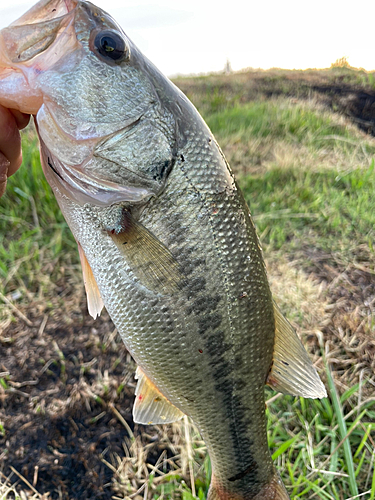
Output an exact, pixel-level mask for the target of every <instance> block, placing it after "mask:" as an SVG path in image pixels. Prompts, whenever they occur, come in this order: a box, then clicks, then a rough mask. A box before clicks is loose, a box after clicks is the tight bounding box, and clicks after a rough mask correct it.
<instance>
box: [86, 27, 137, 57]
mask: <svg viewBox="0 0 375 500" xmlns="http://www.w3.org/2000/svg"><path fill="white" fill-rule="evenodd" d="M94 47H95V49H96V50H97V51H98V52H99V54H100V55H101V56H103V57H104V58H106V59H107V60H108V59H110V60H112V61H115V62H120V60H122V59H124V56H127V58H128V57H129V50H128V48H127V46H126V44H125V41H124V39H123V38H122V37H121V36H120V35H119V34H118V33H115V32H114V31H100V32H99V33H98V34H97V35H96V37H95V40H94Z"/></svg>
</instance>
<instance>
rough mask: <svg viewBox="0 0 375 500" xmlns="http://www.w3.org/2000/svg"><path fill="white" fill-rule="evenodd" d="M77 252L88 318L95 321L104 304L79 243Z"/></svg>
mask: <svg viewBox="0 0 375 500" xmlns="http://www.w3.org/2000/svg"><path fill="white" fill-rule="evenodd" d="M78 252H79V257H80V259H81V265H82V274H83V282H84V284H85V290H86V296H87V309H88V310H89V314H90V316H92V317H93V318H94V319H96V318H97V317H98V316H100V313H101V312H102V309H103V307H104V303H103V300H102V298H101V296H100V292H99V288H98V285H97V284H96V281H95V278H94V275H93V272H92V270H91V267H90V264H89V263H88V260H87V258H86V255H85V252H84V251H83V248H82V247H81V245H80V244H79V243H78Z"/></svg>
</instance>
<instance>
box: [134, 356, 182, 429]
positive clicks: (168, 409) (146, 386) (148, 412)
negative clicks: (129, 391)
mask: <svg viewBox="0 0 375 500" xmlns="http://www.w3.org/2000/svg"><path fill="white" fill-rule="evenodd" d="M135 378H136V379H138V382H137V388H136V390H135V395H136V398H135V401H134V406H133V420H134V422H136V423H137V424H144V425H147V424H170V423H171V422H175V421H176V420H180V418H182V417H183V416H184V414H183V413H182V411H181V410H179V409H178V408H176V407H175V406H173V405H172V403H170V402H169V401H168V399H167V398H166V397H165V396H163V394H162V393H161V392H160V391H159V389H157V387H156V386H155V384H153V383H152V382H151V380H149V379H148V378H147V377H146V375H145V374H144V372H143V371H142V370H141V368H139V366H138V368H137V371H136V374H135Z"/></svg>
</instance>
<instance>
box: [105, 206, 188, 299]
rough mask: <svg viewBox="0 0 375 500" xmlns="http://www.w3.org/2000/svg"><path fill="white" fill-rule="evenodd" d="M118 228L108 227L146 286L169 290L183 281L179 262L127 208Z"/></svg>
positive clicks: (162, 292)
mask: <svg viewBox="0 0 375 500" xmlns="http://www.w3.org/2000/svg"><path fill="white" fill-rule="evenodd" d="M122 217H123V220H122V223H121V230H120V231H118V230H112V231H109V232H108V233H109V235H110V236H111V238H112V239H113V241H114V243H115V244H116V246H117V248H118V249H119V250H120V252H121V253H122V254H123V255H124V257H125V259H126V262H127V263H128V265H129V267H130V268H131V270H132V272H133V273H134V275H135V276H136V277H137V278H138V279H139V281H140V282H141V283H142V284H143V285H144V286H145V287H146V288H148V289H149V290H152V291H154V292H158V293H161V294H172V293H174V292H176V291H178V290H179V286H180V285H181V284H182V282H183V276H182V274H181V271H180V266H179V264H178V262H177V261H176V259H175V258H174V256H173V255H172V253H171V252H170V251H169V250H168V248H167V247H166V246H165V245H164V244H163V243H162V242H161V241H160V240H159V239H158V238H157V237H156V236H155V235H153V234H152V233H151V232H150V231H149V230H148V229H146V228H145V227H144V226H143V225H142V224H140V223H139V222H137V221H136V220H135V219H134V218H133V216H132V215H131V214H130V212H128V211H126V210H124V211H123V216H122Z"/></svg>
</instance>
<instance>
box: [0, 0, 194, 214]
mask: <svg viewBox="0 0 375 500" xmlns="http://www.w3.org/2000/svg"><path fill="white" fill-rule="evenodd" d="M178 101H180V104H179V103H178ZM0 104H1V105H3V106H6V107H9V108H14V109H18V110H20V111H22V112H23V113H30V114H33V115H34V116H35V117H36V125H37V130H38V134H39V138H40V144H41V158H42V164H43V169H44V173H45V175H46V177H47V180H48V182H49V183H50V185H51V186H52V188H53V189H54V190H55V194H56V193H57V191H61V192H63V193H64V194H65V195H67V196H69V197H70V198H73V199H74V200H75V201H77V202H78V203H81V204H83V203H87V202H89V203H93V204H96V205H102V206H108V205H111V204H113V203H117V202H120V201H125V202H129V203H144V202H145V201H147V200H149V199H150V197H152V196H156V195H158V194H159V193H160V191H161V190H162V189H163V187H164V185H165V183H166V179H167V177H168V174H169V172H170V171H171V169H172V167H173V164H174V161H175V157H176V150H177V145H176V144H177V140H178V137H181V136H180V135H179V133H178V121H179V116H182V115H184V114H185V115H186V113H184V108H185V107H188V106H189V105H188V104H187V99H186V98H185V97H184V96H183V95H182V94H181V93H180V92H179V91H178V89H177V88H176V87H175V86H174V85H173V84H172V83H171V82H169V80H168V79H167V78H165V77H164V76H163V75H162V74H161V73H160V72H159V71H158V70H157V69H156V68H155V67H154V66H153V65H152V63H150V62H149V61H148V60H147V58H145V57H144V56H143V55H142V54H141V52H140V51H139V50H138V49H137V47H136V46H135V45H134V44H133V43H132V42H131V40H130V39H129V38H128V37H127V36H126V34H125V33H124V31H123V30H122V29H121V27H120V26H119V25H118V24H117V23H116V22H115V21H114V20H113V19H112V18H111V16H110V15H108V14H107V13H105V12H104V11H102V10H101V9H99V8H97V7H96V6H95V5H93V4H91V3H90V2H86V1H80V0H41V1H40V2H38V3H37V4H36V5H35V6H34V7H33V8H31V9H30V10H29V11H28V12H27V13H26V14H24V15H23V16H22V17H20V18H19V19H18V20H17V21H15V22H13V23H12V24H11V25H10V26H9V27H8V28H5V29H3V30H1V31H0ZM189 113H190V111H189ZM189 113H187V114H189ZM185 121H186V116H185Z"/></svg>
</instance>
